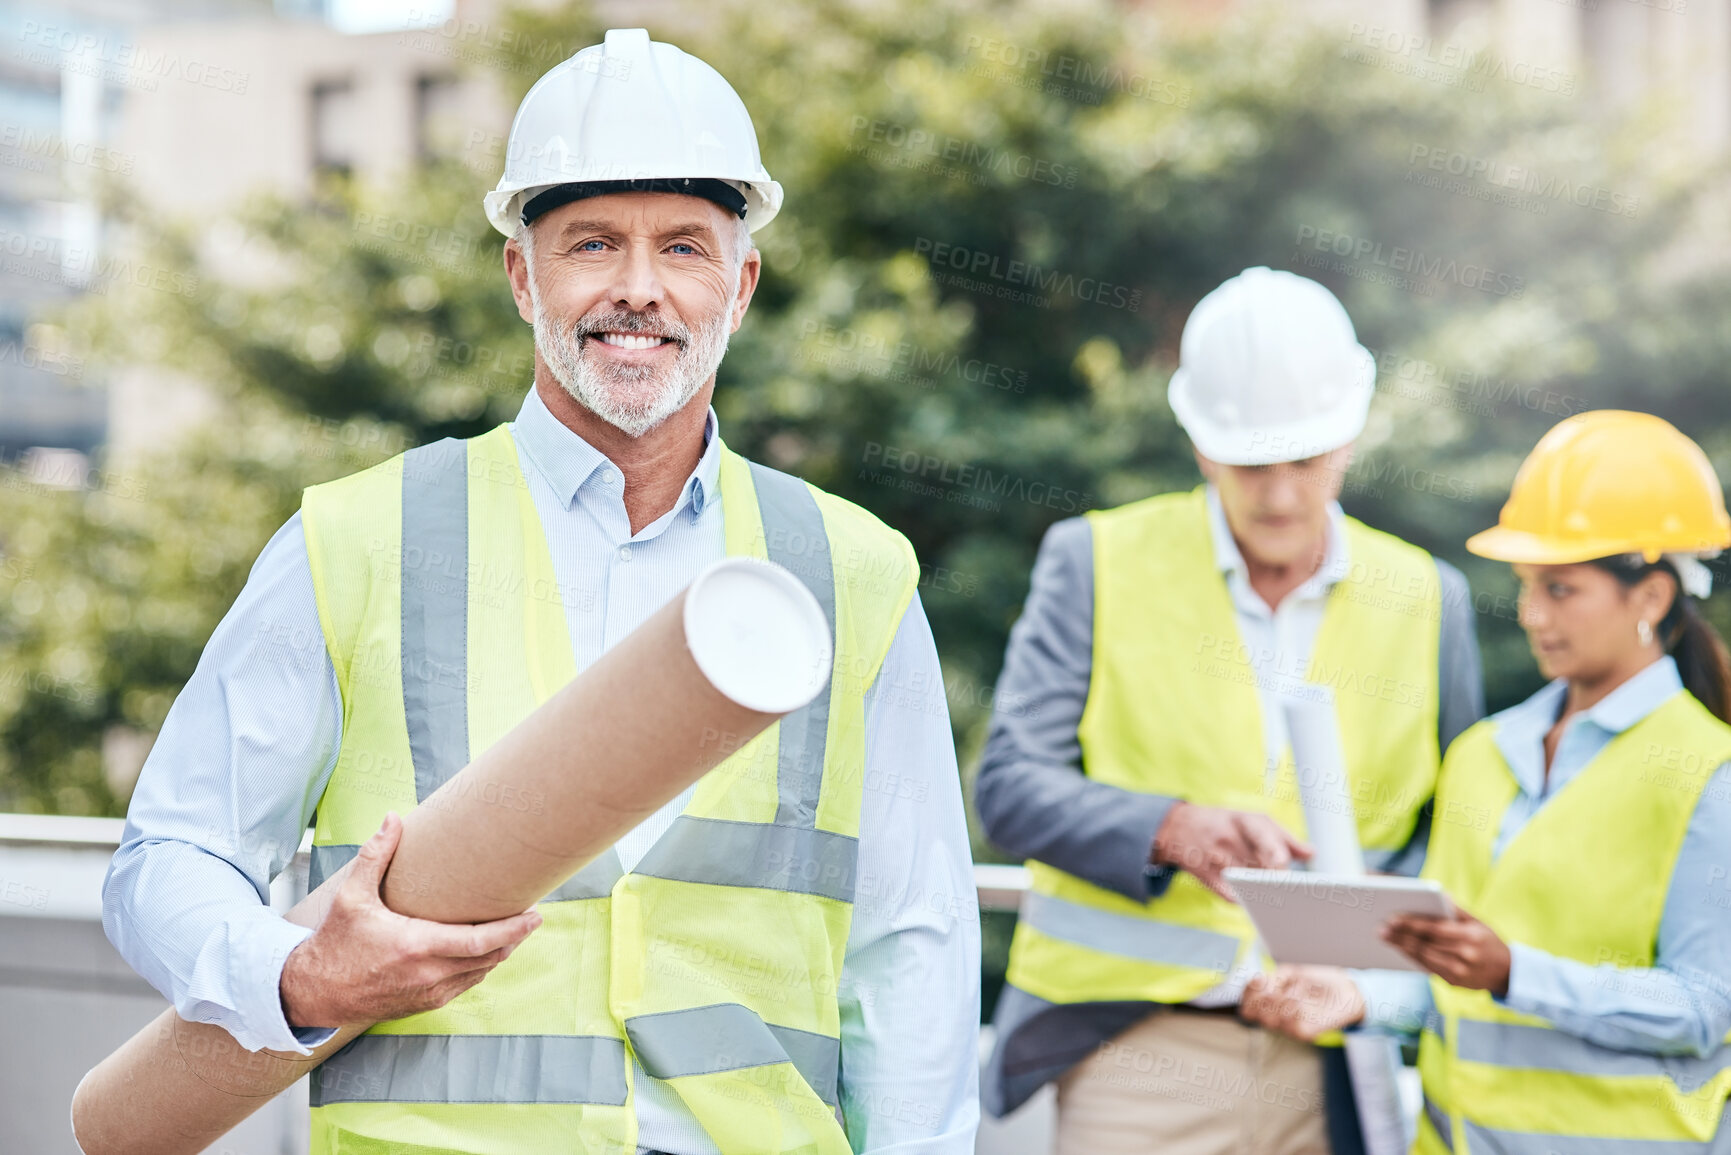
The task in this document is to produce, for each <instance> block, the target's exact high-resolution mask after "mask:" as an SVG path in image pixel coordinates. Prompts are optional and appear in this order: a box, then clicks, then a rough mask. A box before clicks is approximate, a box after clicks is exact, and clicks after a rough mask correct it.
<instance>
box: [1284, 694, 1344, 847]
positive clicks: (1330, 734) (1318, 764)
mask: <svg viewBox="0 0 1731 1155" xmlns="http://www.w3.org/2000/svg"><path fill="white" fill-rule="evenodd" d="M1306 689H1307V690H1315V691H1317V692H1315V693H1313V694H1306V695H1305V696H1303V697H1298V696H1296V695H1295V696H1292V697H1289V698H1287V699H1286V700H1285V702H1284V703H1283V705H1284V713H1285V715H1286V733H1287V737H1288V739H1289V740H1290V741H1291V743H1292V762H1293V768H1294V769H1295V770H1296V771H1297V776H1298V797H1299V801H1300V803H1301V804H1302V805H1303V807H1304V824H1305V826H1306V828H1307V831H1306V833H1307V835H1308V838H1307V841H1309V843H1310V845H1311V846H1312V847H1313V848H1314V849H1315V851H1316V855H1315V857H1313V858H1312V859H1311V860H1310V862H1309V864H1308V865H1309V868H1310V869H1311V870H1314V871H1318V872H1319V873H1324V874H1363V873H1364V854H1363V852H1362V851H1361V850H1360V849H1359V845H1358V819H1357V817H1356V816H1355V815H1354V813H1353V809H1352V792H1351V788H1350V787H1349V785H1348V783H1347V777H1346V758H1345V757H1344V756H1343V755H1342V754H1341V751H1340V727H1339V724H1338V723H1337V722H1336V721H1335V717H1334V700H1333V696H1332V695H1330V694H1329V693H1328V691H1327V690H1326V689H1324V688H1323V687H1309V686H1307V687H1306Z"/></svg>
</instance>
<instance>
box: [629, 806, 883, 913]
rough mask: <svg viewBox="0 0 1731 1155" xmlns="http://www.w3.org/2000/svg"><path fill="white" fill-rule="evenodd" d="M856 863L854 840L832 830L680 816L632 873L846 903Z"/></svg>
mask: <svg viewBox="0 0 1731 1155" xmlns="http://www.w3.org/2000/svg"><path fill="white" fill-rule="evenodd" d="M858 862H859V839H857V838H853V837H850V836H848V835H846V834H837V833H835V832H834V831H832V830H816V829H808V828H806V827H803V826H771V825H770V824H768V823H765V822H734V821H731V820H728V819H723V818H696V817H693V816H692V815H689V814H681V815H680V816H679V817H678V818H675V819H674V820H673V825H672V826H670V827H668V829H667V833H665V834H663V835H662V836H661V837H660V838H659V839H657V840H656V842H655V845H654V846H651V847H650V848H649V852H648V853H647V854H645V855H644V856H643V858H642V860H641V861H640V862H638V864H637V869H636V870H635V871H634V872H633V873H635V874H646V875H648V876H649V877H651V878H665V879H670V880H672V881H674V882H707V883H709V884H711V885H713V886H755V887H759V888H761V889H764V890H791V891H794V892H796V893H799V894H816V895H820V896H822V897H824V898H833V899H836V900H838V901H840V902H852V901H853V895H854V876H855V873H856V871H857V867H858Z"/></svg>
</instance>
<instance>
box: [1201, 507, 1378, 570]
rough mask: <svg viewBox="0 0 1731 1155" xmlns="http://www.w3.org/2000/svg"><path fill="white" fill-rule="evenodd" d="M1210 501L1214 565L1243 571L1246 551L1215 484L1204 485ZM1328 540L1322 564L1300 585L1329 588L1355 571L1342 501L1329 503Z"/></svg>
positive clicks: (1209, 531) (1219, 567) (1224, 568)
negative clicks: (1244, 551) (1236, 536)
mask: <svg viewBox="0 0 1731 1155" xmlns="http://www.w3.org/2000/svg"><path fill="white" fill-rule="evenodd" d="M1203 490H1204V493H1205V495H1206V497H1207V501H1208V533H1209V536H1210V537H1211V538H1213V541H1214V565H1215V567H1216V568H1217V569H1219V570H1220V571H1221V572H1223V573H1228V574H1233V573H1237V574H1242V573H1244V570H1245V565H1244V554H1243V553H1242V552H1240V550H1239V548H1238V542H1237V541H1236V540H1235V539H1234V538H1233V536H1232V525H1231V523H1230V522H1228V521H1227V520H1226V507H1225V506H1224V505H1222V504H1221V502H1220V491H1219V490H1217V489H1216V488H1215V487H1214V486H1213V485H1212V484H1207V485H1204V486H1203ZM1327 532H1328V544H1327V545H1326V546H1324V547H1323V553H1322V565H1320V566H1319V567H1317V570H1316V573H1314V574H1312V575H1311V576H1310V577H1309V578H1308V579H1306V581H1305V583H1304V584H1303V585H1302V586H1300V587H1299V588H1300V589H1306V590H1308V589H1316V588H1327V587H1328V586H1331V585H1333V584H1334V583H1335V582H1337V581H1340V580H1341V579H1343V578H1344V577H1346V575H1347V574H1349V573H1351V572H1352V556H1351V554H1350V552H1349V550H1348V547H1347V541H1346V513H1345V511H1344V510H1342V509H1341V508H1340V502H1338V501H1331V502H1329V503H1328V531H1327Z"/></svg>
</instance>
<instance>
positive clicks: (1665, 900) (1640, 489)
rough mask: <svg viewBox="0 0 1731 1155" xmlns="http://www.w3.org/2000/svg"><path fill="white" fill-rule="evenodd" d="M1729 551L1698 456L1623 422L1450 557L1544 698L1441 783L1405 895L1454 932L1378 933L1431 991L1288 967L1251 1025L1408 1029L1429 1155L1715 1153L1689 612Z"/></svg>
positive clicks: (1688, 445)
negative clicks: (1501, 618) (1508, 568)
mask: <svg viewBox="0 0 1731 1155" xmlns="http://www.w3.org/2000/svg"><path fill="white" fill-rule="evenodd" d="M1727 545H1731V518H1727V516H1726V511H1725V502H1724V497H1723V494H1722V492H1721V490H1720V486H1719V482H1718V479H1717V478H1716V477H1715V476H1714V473H1713V469H1712V466H1711V465H1710V464H1709V463H1708V461H1707V458H1706V455H1705V454H1703V453H1702V452H1701V450H1700V448H1699V447H1698V446H1697V445H1696V444H1695V443H1694V442H1693V441H1691V440H1689V438H1687V437H1685V436H1684V435H1683V434H1682V433H1680V432H1679V431H1678V430H1677V429H1676V428H1674V427H1673V426H1672V425H1670V424H1669V423H1667V422H1665V421H1663V420H1661V419H1660V418H1658V417H1654V416H1651V415H1649V414H1644V413H1630V412H1623V411H1618V410H1601V411H1595V412H1589V413H1582V414H1578V415H1576V416H1574V417H1571V418H1569V419H1567V420H1566V421H1563V422H1562V423H1560V424H1559V425H1557V426H1556V427H1555V428H1553V429H1552V430H1551V431H1550V432H1549V433H1547V434H1546V435H1545V436H1544V438H1543V439H1541V440H1540V442H1539V444H1538V445H1537V446H1536V447H1535V448H1534V449H1533V452H1532V454H1531V455H1530V456H1529V457H1528V458H1527V460H1526V462H1525V463H1524V464H1523V465H1522V466H1521V468H1520V471H1519V472H1518V473H1517V474H1516V476H1515V482H1514V488H1513V491H1512V492H1511V493H1510V495H1509V500H1508V503H1507V504H1506V505H1504V506H1503V510H1502V515H1501V517H1500V518H1499V519H1498V524H1497V526H1496V527H1495V528H1493V529H1488V530H1486V531H1484V532H1483V533H1480V534H1477V535H1475V536H1474V537H1473V538H1471V539H1470V540H1469V541H1468V542H1467V548H1468V549H1469V550H1471V551H1473V552H1474V553H1477V554H1479V555H1481V556H1483V557H1491V558H1497V559H1499V560H1502V561H1508V562H1511V563H1513V565H1514V569H1515V573H1516V576H1517V577H1519V579H1520V583H1521V597H1520V610H1521V625H1522V626H1523V627H1524V628H1525V629H1526V631H1527V636H1528V640H1529V642H1530V643H1531V645H1532V649H1533V654H1534V656H1535V657H1536V658H1537V659H1538V664H1539V669H1540V670H1541V672H1543V673H1544V674H1545V675H1546V676H1548V677H1550V678H1551V679H1552V681H1551V682H1550V684H1549V685H1547V686H1545V687H1544V688H1543V689H1542V690H1540V691H1539V692H1538V693H1536V694H1534V695H1533V696H1532V697H1531V698H1529V699H1528V700H1527V701H1525V702H1523V703H1521V704H1520V705H1518V706H1514V707H1511V708H1510V709H1507V710H1504V711H1502V712H1501V713H1498V714H1495V715H1493V716H1491V717H1490V718H1487V719H1485V720H1484V721H1483V722H1480V723H1479V724H1478V725H1476V726H1474V727H1472V728H1471V729H1469V730H1468V731H1466V732H1465V733H1464V734H1462V735H1461V736H1460V737H1459V738H1458V739H1456V741H1455V742H1454V743H1453V745H1451V746H1450V748H1449V751H1448V755H1447V757H1446V758H1445V759H1444V762H1443V768H1442V774H1441V778H1440V783H1439V787H1438V792H1437V800H1436V820H1435V824H1434V826H1433V828H1432V833H1431V843H1430V850H1429V855H1428V859H1427V862H1426V866H1425V872H1424V873H1425V875H1426V877H1429V878H1434V879H1437V880H1438V881H1440V882H1441V883H1442V884H1443V886H1444V887H1445V888H1446V889H1447V891H1448V892H1449V894H1450V895H1451V896H1452V897H1453V898H1454V900H1455V902H1456V904H1457V905H1458V906H1459V907H1460V908H1461V909H1462V910H1463V914H1462V915H1461V917H1459V918H1456V919H1452V920H1441V919H1420V918H1396V919H1393V920H1391V921H1390V922H1389V924H1388V926H1387V927H1385V928H1384V931H1383V934H1384V937H1385V938H1386V939H1387V940H1388V941H1389V942H1390V943H1392V944H1393V945H1394V946H1396V947H1397V948H1399V949H1400V950H1401V951H1402V952H1403V953H1405V954H1406V955H1407V956H1408V957H1410V958H1411V959H1413V960H1414V962H1415V963H1416V964H1418V965H1419V966H1421V967H1423V968H1424V970H1425V971H1428V972H1429V974H1430V977H1429V979H1428V982H1427V981H1426V979H1425V977H1424V976H1422V975H1406V974H1403V973H1401V972H1392V971H1380V972H1378V971H1367V972H1351V973H1350V974H1349V973H1348V972H1343V971H1336V970H1331V969H1327V968H1285V969H1283V970H1282V972H1280V973H1279V974H1277V975H1276V976H1274V977H1273V978H1271V979H1267V980H1263V981H1261V982H1259V983H1258V984H1257V990H1256V992H1255V993H1254V997H1252V996H1247V997H1246V999H1245V1011H1244V1013H1245V1014H1246V1016H1247V1017H1252V1018H1254V1019H1256V1020H1257V1021H1260V1022H1264V1023H1265V1024H1266V1025H1270V1026H1275V1027H1278V1028H1281V1029H1284V1030H1287V1031H1288V1032H1289V1033H1293V1034H1297V1035H1300V1036H1301V1037H1314V1036H1315V1035H1316V1034H1318V1033H1320V1032H1322V1031H1324V1030H1327V1029H1329V1028H1333V1027H1343V1026H1351V1025H1355V1024H1357V1025H1361V1026H1364V1027H1382V1028H1390V1029H1397V1030H1407V1031H1421V1032H1422V1033H1421V1041H1420V1046H1419V1069H1420V1072H1421V1074H1422V1076H1423V1081H1424V1092H1425V1102H1424V1112H1423V1116H1422V1118H1421V1120H1420V1124H1419V1137H1418V1143H1417V1145H1416V1147H1415V1150H1416V1151H1418V1152H1420V1153H1423V1155H1437V1153H1441V1152H1447V1151H1453V1152H1457V1153H1464V1152H1471V1153H1474V1155H1476V1153H1479V1152H1495V1153H1499V1155H1503V1153H1506V1155H1527V1153H1529V1152H1531V1153H1533V1155H1542V1153H1546V1152H1559V1153H1564V1152H1566V1153H1574V1152H1581V1153H1583V1155H1587V1153H1591V1155H1621V1153H1624V1152H1627V1153H1629V1155H1673V1153H1674V1155H1697V1153H1699V1155H1708V1153H1709V1152H1712V1153H1718V1152H1725V1151H1731V1126H1722V1124H1721V1121H1722V1119H1723V1118H1724V1116H1725V1113H1726V1104H1727V1099H1728V1097H1731V876H1728V871H1731V769H1728V766H1727V764H1728V763H1731V725H1727V719H1728V718H1731V700H1728V699H1731V664H1728V661H1727V653H1726V647H1725V643H1724V641H1723V640H1722V639H1721V638H1720V637H1719V635H1718V634H1717V633H1716V632H1715V631H1714V630H1713V628H1712V627H1711V626H1710V625H1709V624H1708V623H1707V622H1706V620H1705V619H1703V618H1702V617H1701V615H1700V613H1699V612H1698V610H1697V606H1696V601H1697V599H1699V598H1702V597H1705V596H1706V595H1707V593H1708V591H1709V588H1710V586H1711V575H1710V574H1709V573H1708V571H1707V568H1706V567H1705V566H1704V565H1703V564H1702V562H1701V559H1702V558H1703V557H1711V556H1714V555H1716V554H1717V553H1719V552H1720V551H1721V550H1722V549H1723V548H1724V547H1726V546H1727ZM1469 911H1470V912H1471V913H1470V914H1468V913H1464V912H1469ZM1415 979H1416V980H1417V985H1415V984H1414V981H1413V980H1415Z"/></svg>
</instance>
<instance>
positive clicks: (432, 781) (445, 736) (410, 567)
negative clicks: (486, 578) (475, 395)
mask: <svg viewBox="0 0 1731 1155" xmlns="http://www.w3.org/2000/svg"><path fill="white" fill-rule="evenodd" d="M401 563H402V564H401V570H402V575H401V580H402V598H403V637H402V662H403V672H402V679H403V719H404V721H406V722H407V723H408V728H409V753H410V755H411V756H412V757H413V759H414V763H415V799H416V800H417V801H421V802H424V801H426V799H427V796H428V795H429V794H431V793H432V792H433V791H435V790H437V789H438V788H439V787H440V786H442V785H444V784H445V781H446V779H448V778H450V777H451V775H453V774H455V773H456V772H457V771H459V770H461V769H462V768H463V766H464V765H465V764H466V763H467V762H468V760H469V700H468V677H469V673H468V671H469V655H468V648H469V637H468V630H469V468H468V447H467V445H466V444H465V443H464V442H461V441H458V440H456V439H455V438H451V437H447V438H445V439H444V440H443V441H435V442H433V443H432V444H431V445H423V446H420V447H419V448H416V449H411V450H409V451H408V452H407V453H405V454H403V535H402V557H401Z"/></svg>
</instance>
